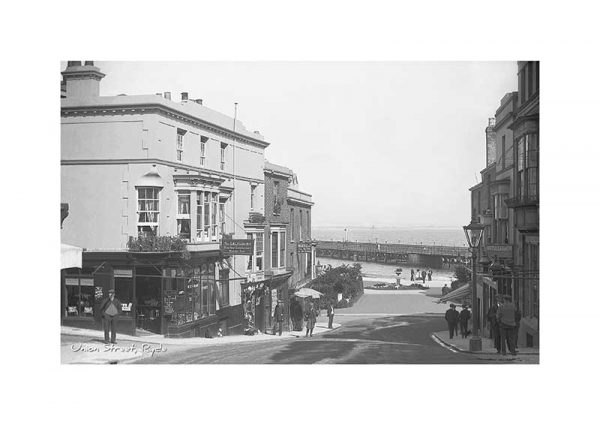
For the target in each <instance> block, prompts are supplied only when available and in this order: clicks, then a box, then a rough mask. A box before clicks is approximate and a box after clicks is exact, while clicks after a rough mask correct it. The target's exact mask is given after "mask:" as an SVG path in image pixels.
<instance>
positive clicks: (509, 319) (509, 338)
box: [496, 295, 517, 356]
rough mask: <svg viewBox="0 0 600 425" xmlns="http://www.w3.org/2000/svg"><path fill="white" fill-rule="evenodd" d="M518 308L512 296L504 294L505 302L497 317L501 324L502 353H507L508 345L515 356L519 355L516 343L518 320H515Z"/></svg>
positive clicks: (500, 307) (499, 308)
mask: <svg viewBox="0 0 600 425" xmlns="http://www.w3.org/2000/svg"><path fill="white" fill-rule="evenodd" d="M516 311H517V308H516V307H515V305H514V304H513V303H512V300H511V297H509V296H508V295H505V296H504V302H503V303H502V304H501V305H500V306H499V307H498V311H497V312H496V319H498V325H499V326H500V346H501V349H502V355H503V356H505V355H506V346H507V345H508V350H509V351H510V353H511V354H512V355H513V356H516V355H517V351H516V349H515V343H514V334H515V328H516V326H517V322H516V320H515V316H516Z"/></svg>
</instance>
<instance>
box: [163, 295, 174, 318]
mask: <svg viewBox="0 0 600 425" xmlns="http://www.w3.org/2000/svg"><path fill="white" fill-rule="evenodd" d="M163 294H164V296H163V308H164V310H165V314H173V312H174V311H175V309H174V308H173V304H174V303H175V299H176V298H177V291H163Z"/></svg>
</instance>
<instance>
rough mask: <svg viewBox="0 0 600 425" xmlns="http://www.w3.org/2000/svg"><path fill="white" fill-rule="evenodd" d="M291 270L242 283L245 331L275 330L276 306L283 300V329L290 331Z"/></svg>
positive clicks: (248, 332)
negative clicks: (289, 293) (289, 291)
mask: <svg viewBox="0 0 600 425" xmlns="http://www.w3.org/2000/svg"><path fill="white" fill-rule="evenodd" d="M291 275H292V273H291V272H287V273H283V274H279V275H272V276H270V277H267V278H266V279H265V280H261V281H259V282H245V283H243V284H242V306H243V313H244V333H246V334H254V333H255V332H256V331H257V330H258V331H260V332H262V333H268V332H272V331H273V326H274V325H275V322H274V320H273V318H274V315H275V307H276V306H277V302H278V301H281V302H283V307H284V321H283V330H284V331H289V330H290V326H289V318H290V300H289V295H288V280H289V278H290V276H291Z"/></svg>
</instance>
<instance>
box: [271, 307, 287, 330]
mask: <svg viewBox="0 0 600 425" xmlns="http://www.w3.org/2000/svg"><path fill="white" fill-rule="evenodd" d="M283 316H284V314H283V305H282V304H281V301H277V305H276V306H275V312H274V313H273V320H274V321H275V322H274V323H273V335H275V330H276V329H277V328H279V336H281V332H282V331H283Z"/></svg>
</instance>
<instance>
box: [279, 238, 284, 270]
mask: <svg viewBox="0 0 600 425" xmlns="http://www.w3.org/2000/svg"><path fill="white" fill-rule="evenodd" d="M279 246H280V247H279V251H280V252H279V267H285V232H281V233H280V241H279Z"/></svg>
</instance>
